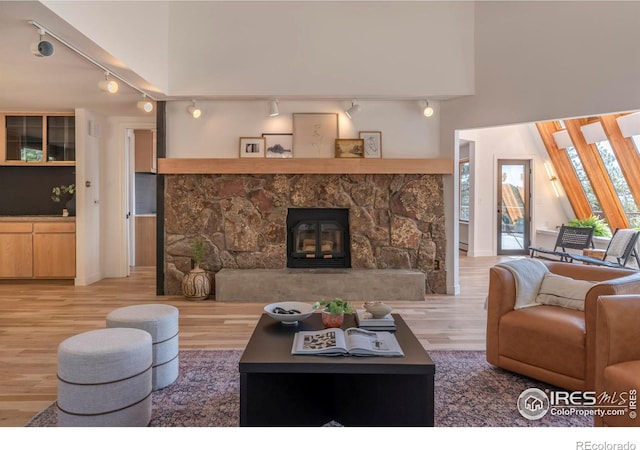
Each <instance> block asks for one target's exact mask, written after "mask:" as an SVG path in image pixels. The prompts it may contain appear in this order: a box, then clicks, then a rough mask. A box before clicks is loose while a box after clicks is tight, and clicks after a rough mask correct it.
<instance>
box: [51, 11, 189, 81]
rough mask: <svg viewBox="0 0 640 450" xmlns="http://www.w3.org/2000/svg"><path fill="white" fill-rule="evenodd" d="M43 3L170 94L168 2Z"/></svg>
mask: <svg viewBox="0 0 640 450" xmlns="http://www.w3.org/2000/svg"><path fill="white" fill-rule="evenodd" d="M41 3H42V4H44V5H45V6H46V7H47V8H49V9H50V10H52V11H53V12H55V13H56V14H57V15H59V16H60V17H62V18H63V19H64V20H65V21H66V22H68V23H69V24H70V25H72V26H73V27H74V28H76V29H77V30H78V31H80V32H81V33H83V34H84V35H85V36H87V37H88V38H89V39H91V40H92V41H93V42H95V43H97V44H98V45H100V46H101V47H102V48H103V49H105V50H106V51H108V52H109V53H111V54H112V55H115V56H116V57H117V58H118V60H119V61H122V62H123V63H124V64H125V65H127V66H128V67H130V68H131V69H133V70H134V71H135V72H136V73H138V75H140V76H141V77H142V78H144V79H146V80H148V81H149V82H150V83H151V84H153V85H155V86H157V87H158V89H160V90H161V91H162V92H168V89H169V80H168V72H169V33H167V29H168V28H169V2H166V1H154V2H149V1H126V2H125V1H118V2H114V1H60V0H55V1H50V0H42V1H41ZM43 25H46V24H43ZM185 34H188V33H186V32H185ZM113 62H116V60H114V61H113Z"/></svg>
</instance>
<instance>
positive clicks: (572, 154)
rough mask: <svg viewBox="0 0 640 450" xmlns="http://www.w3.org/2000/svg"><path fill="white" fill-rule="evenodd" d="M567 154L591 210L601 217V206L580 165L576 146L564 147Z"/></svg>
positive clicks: (580, 161)
mask: <svg viewBox="0 0 640 450" xmlns="http://www.w3.org/2000/svg"><path fill="white" fill-rule="evenodd" d="M565 150H566V152H567V155H569V160H570V161H571V165H572V166H573V170H575V172H576V176H577V177H578V180H579V181H580V185H581V186H582V190H583V191H584V193H585V195H586V196H587V200H589V205H590V206H591V210H592V211H593V214H594V215H596V216H598V217H602V207H601V206H600V203H599V202H598V198H597V197H596V194H595V192H593V187H592V186H591V182H590V181H589V178H588V177H587V173H586V172H585V170H584V167H583V166H582V160H581V159H580V156H579V155H578V152H577V151H576V148H575V147H573V146H571V147H567V148H565Z"/></svg>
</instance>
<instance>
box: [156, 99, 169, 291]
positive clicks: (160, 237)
mask: <svg viewBox="0 0 640 450" xmlns="http://www.w3.org/2000/svg"><path fill="white" fill-rule="evenodd" d="M166 156H167V102H164V101H159V102H156V167H158V165H157V162H158V159H160V158H166ZM164 177H165V175H163V174H160V173H159V174H158V175H157V176H156V236H157V238H156V239H157V240H156V255H157V256H156V295H164V294H165V292H164Z"/></svg>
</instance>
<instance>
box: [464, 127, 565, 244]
mask: <svg viewBox="0 0 640 450" xmlns="http://www.w3.org/2000/svg"><path fill="white" fill-rule="evenodd" d="M460 138H461V139H465V140H468V141H474V143H475V158H474V159H473V162H472V163H473V164H474V166H473V167H472V168H471V170H472V171H473V172H474V176H475V183H474V194H475V195H474V201H475V204H474V221H473V226H474V231H475V236H474V240H473V242H472V243H471V247H470V248H469V253H470V254H471V255H473V256H493V255H495V254H496V248H497V242H496V227H497V223H496V220H497V219H496V208H497V198H498V197H497V196H498V192H497V178H496V177H497V161H498V160H499V159H525V160H531V161H533V165H532V171H533V177H532V178H531V181H532V186H531V192H532V197H533V198H532V204H531V215H532V235H535V230H536V229H538V228H541V227H544V228H554V227H555V224H556V223H557V221H558V220H560V223H563V222H564V221H566V220H567V217H566V215H565V212H564V211H563V209H562V207H561V205H560V204H559V202H558V201H557V199H556V197H555V194H554V193H553V189H552V187H551V183H550V182H549V179H548V178H547V175H546V172H545V170H544V165H543V164H544V162H545V161H547V160H548V157H547V153H546V150H545V148H544V145H543V143H542V140H541V138H540V135H539V134H538V131H537V129H536V127H535V124H525V125H508V126H504V127H494V128H485V129H476V130H465V131H462V132H460Z"/></svg>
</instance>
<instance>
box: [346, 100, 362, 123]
mask: <svg viewBox="0 0 640 450" xmlns="http://www.w3.org/2000/svg"><path fill="white" fill-rule="evenodd" d="M361 109H362V108H361V107H360V105H358V104H357V103H353V100H352V101H351V108H349V109H347V110H346V111H345V112H344V113H345V114H346V115H347V117H348V118H349V119H351V118H352V117H353V116H355V115H356V114H358V113H359V112H360V110H361Z"/></svg>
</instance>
